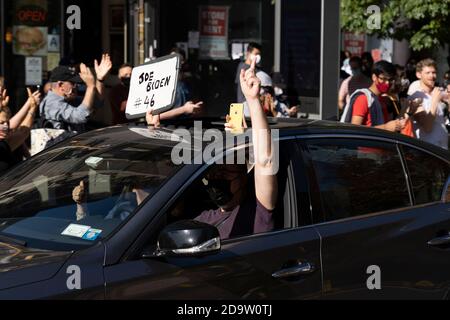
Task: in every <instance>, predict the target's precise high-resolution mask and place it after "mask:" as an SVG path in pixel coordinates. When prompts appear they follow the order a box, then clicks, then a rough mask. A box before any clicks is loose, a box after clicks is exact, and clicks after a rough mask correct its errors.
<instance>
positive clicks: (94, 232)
mask: <svg viewBox="0 0 450 320" xmlns="http://www.w3.org/2000/svg"><path fill="white" fill-rule="evenodd" d="M100 233H102V230H99V229H89V230H88V231H87V232H86V233H85V234H84V235H83V237H82V239H84V240H89V241H95V240H96V239H97V238H98V236H99V235H100Z"/></svg>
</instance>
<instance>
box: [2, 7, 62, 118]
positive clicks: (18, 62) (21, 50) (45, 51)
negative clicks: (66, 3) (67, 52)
mask: <svg viewBox="0 0 450 320" xmlns="http://www.w3.org/2000/svg"><path fill="white" fill-rule="evenodd" d="M4 6H5V8H4V10H5V12H6V15H5V34H4V35H3V39H4V40H5V41H4V48H3V50H4V57H5V58H4V59H5V65H4V70H2V72H3V73H4V76H5V78H6V80H7V86H8V89H9V94H10V97H11V108H12V109H13V111H14V110H16V109H17V108H18V106H19V105H20V104H22V103H23V102H24V101H25V99H26V91H25V87H26V86H31V87H34V86H37V85H42V84H43V83H44V81H45V80H46V79H47V71H48V70H52V69H53V68H54V67H56V66H57V65H58V63H59V61H60V59H61V55H60V52H61V45H60V43H61V36H60V35H61V22H60V21H61V9H60V6H61V1H47V0H15V1H5V2H4Z"/></svg>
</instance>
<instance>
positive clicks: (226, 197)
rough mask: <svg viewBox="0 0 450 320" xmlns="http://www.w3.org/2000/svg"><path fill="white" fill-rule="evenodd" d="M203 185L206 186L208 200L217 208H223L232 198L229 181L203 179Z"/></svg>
mask: <svg viewBox="0 0 450 320" xmlns="http://www.w3.org/2000/svg"><path fill="white" fill-rule="evenodd" d="M203 184H205V186H206V192H207V193H208V195H209V198H210V199H211V200H212V201H213V202H214V203H215V204H216V205H217V206H218V207H223V206H225V205H226V204H227V203H228V202H230V201H231V199H232V198H233V194H232V193H231V191H230V185H231V181H230V180H222V179H220V180H206V179H203Z"/></svg>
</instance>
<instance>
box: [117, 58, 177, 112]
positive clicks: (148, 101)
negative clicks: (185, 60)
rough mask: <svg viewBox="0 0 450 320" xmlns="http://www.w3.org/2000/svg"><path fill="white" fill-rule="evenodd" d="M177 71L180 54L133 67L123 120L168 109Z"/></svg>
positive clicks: (173, 99)
mask: <svg viewBox="0 0 450 320" xmlns="http://www.w3.org/2000/svg"><path fill="white" fill-rule="evenodd" d="M179 69H180V55H178V54H171V55H169V56H165V57H161V58H158V59H156V60H153V61H151V62H149V63H146V64H144V65H141V66H138V67H135V68H133V72H132V74H131V80H130V91H129V94H128V100H127V107H126V110H125V115H126V117H127V119H137V118H141V117H145V114H146V113H147V110H148V109H150V108H152V110H153V112H152V114H153V115H156V114H161V113H162V112H165V111H168V110H170V109H171V108H172V106H173V105H174V103H175V93H176V88H177V82H178V72H179Z"/></svg>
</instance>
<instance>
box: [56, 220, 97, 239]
mask: <svg viewBox="0 0 450 320" xmlns="http://www.w3.org/2000/svg"><path fill="white" fill-rule="evenodd" d="M90 229H91V226H83V225H80V224H73V223H71V224H70V225H69V226H68V227H67V228H66V229H65V230H64V231H63V232H62V233H61V234H62V235H63V236H69V237H75V238H82V237H83V236H84V235H85V234H86V232H88V231H89V230H90Z"/></svg>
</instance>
